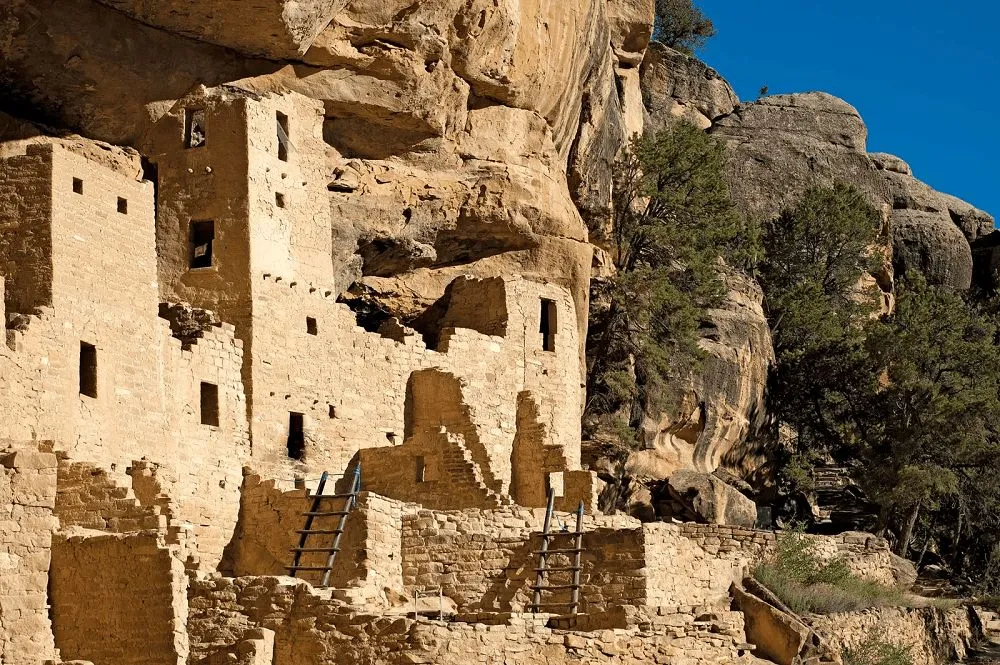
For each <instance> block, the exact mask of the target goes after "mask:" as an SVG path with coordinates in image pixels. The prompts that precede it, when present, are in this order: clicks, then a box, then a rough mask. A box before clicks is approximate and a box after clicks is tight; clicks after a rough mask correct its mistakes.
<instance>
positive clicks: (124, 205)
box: [118, 196, 128, 215]
mask: <svg viewBox="0 0 1000 665" xmlns="http://www.w3.org/2000/svg"><path fill="white" fill-rule="evenodd" d="M118 212H120V213H121V214H123V215H127V214H128V199H123V198H122V197H120V196H119V197H118Z"/></svg>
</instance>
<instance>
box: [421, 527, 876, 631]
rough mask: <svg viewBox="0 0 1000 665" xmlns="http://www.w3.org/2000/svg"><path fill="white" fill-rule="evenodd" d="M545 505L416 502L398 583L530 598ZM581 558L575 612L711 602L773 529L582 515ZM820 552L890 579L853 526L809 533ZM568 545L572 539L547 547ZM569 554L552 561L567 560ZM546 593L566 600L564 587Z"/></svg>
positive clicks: (495, 605) (488, 598) (466, 599)
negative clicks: (427, 506) (423, 505)
mask: <svg viewBox="0 0 1000 665" xmlns="http://www.w3.org/2000/svg"><path fill="white" fill-rule="evenodd" d="M543 518H544V511H543V510H540V509H527V508H520V507H510V508H503V509H499V510H494V511H480V510H468V511H432V510H420V511H418V512H416V513H413V514H408V515H405V516H404V519H403V537H402V559H403V581H404V584H405V585H406V588H407V590H408V591H412V589H413V588H415V587H437V586H441V587H442V588H443V590H444V594H445V595H446V596H448V597H449V598H451V599H452V600H454V601H455V603H456V605H457V606H458V608H459V610H460V611H490V612H509V611H520V610H523V609H524V608H525V607H526V606H527V604H528V603H529V602H531V590H530V586H531V585H532V584H533V583H534V580H535V568H536V567H537V565H538V563H537V562H538V557H537V554H536V551H537V550H538V549H539V545H540V544H541V539H540V537H539V534H540V532H541V530H542V522H543ZM563 526H566V527H568V529H569V530H572V529H573V527H574V526H575V522H574V516H572V515H571V514H566V513H557V515H556V519H555V523H554V524H553V529H554V530H555V531H558V530H560V529H561V528H562V527H563ZM584 531H585V532H586V533H585V535H584V537H583V547H584V553H583V555H582V559H581V567H582V570H581V572H580V582H581V588H580V598H581V611H583V612H591V611H605V610H608V609H611V608H613V607H615V606H619V605H652V606H660V605H713V606H722V605H725V604H727V603H728V602H729V587H730V585H731V584H732V583H734V582H739V581H741V580H742V579H743V578H744V577H745V576H746V575H747V574H748V573H749V572H750V570H751V569H752V568H753V566H754V565H756V564H757V563H758V562H760V561H761V560H763V559H764V558H766V557H767V556H769V555H770V554H771V553H772V552H773V551H774V548H775V546H776V544H777V536H776V535H775V533H774V532H770V531H754V530H752V529H741V528H738V527H729V526H719V525H706V524H675V523H667V522H654V523H647V524H641V523H639V522H638V521H637V520H634V519H631V518H627V517H623V516H597V517H594V516H589V515H588V516H587V517H586V518H585V520H584ZM809 538H810V539H811V540H812V541H813V542H814V545H815V552H816V554H817V556H818V557H820V558H826V559H829V558H833V557H835V556H842V557H844V558H845V560H846V561H847V562H848V564H849V566H850V567H851V569H852V570H854V571H855V572H856V573H857V574H859V575H860V576H862V577H864V578H866V579H871V580H874V581H878V582H884V583H891V582H892V579H893V578H892V561H891V557H890V554H889V550H888V546H887V545H886V544H885V541H882V540H880V539H877V538H875V537H874V536H867V541H865V540H864V539H862V538H861V536H860V535H858V534H847V535H845V536H837V537H825V536H809ZM571 546H572V537H571V536H565V537H561V538H559V539H558V540H557V541H555V542H554V543H553V545H552V547H553V548H557V549H562V548H566V547H571ZM570 563H571V562H570V561H569V557H568V556H567V555H563V554H559V555H552V556H550V557H549V565H551V566H556V567H565V566H568V565H570ZM569 575H570V573H569V571H563V572H560V573H552V574H550V576H549V579H548V580H547V583H549V584H556V585H558V584H565V583H566V582H568V581H569ZM543 600H547V601H552V602H566V601H567V600H568V592H565V591H564V592H559V593H556V592H551V593H548V594H546V596H545V598H544V599H543Z"/></svg>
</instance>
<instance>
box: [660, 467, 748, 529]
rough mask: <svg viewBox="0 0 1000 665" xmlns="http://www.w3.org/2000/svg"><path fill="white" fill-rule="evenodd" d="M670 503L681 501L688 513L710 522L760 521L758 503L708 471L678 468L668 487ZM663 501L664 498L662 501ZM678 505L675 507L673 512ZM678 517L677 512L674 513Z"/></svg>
mask: <svg viewBox="0 0 1000 665" xmlns="http://www.w3.org/2000/svg"><path fill="white" fill-rule="evenodd" d="M666 489H667V491H668V493H669V503H671V504H680V507H681V509H682V510H683V511H684V512H685V513H686V515H685V516H687V517H693V518H694V519H695V520H696V521H698V522H702V523H708V524H728V525H732V526H742V527H747V528H752V527H753V525H754V524H755V523H756V522H757V505H756V504H755V503H754V502H753V501H751V500H750V499H748V498H747V497H746V496H744V495H743V494H741V493H740V492H739V491H738V490H736V489H735V488H733V487H730V486H729V485H727V484H726V483H724V482H723V481H722V480H721V479H719V478H717V477H716V476H713V475H711V474H708V473H699V472H697V471H678V472H676V473H674V474H673V475H671V476H670V479H669V480H668V481H667V487H666ZM660 503H661V505H662V501H661V502H660ZM674 511H676V508H674V507H671V512H674ZM664 516H669V517H676V516H678V515H677V512H674V514H672V515H664Z"/></svg>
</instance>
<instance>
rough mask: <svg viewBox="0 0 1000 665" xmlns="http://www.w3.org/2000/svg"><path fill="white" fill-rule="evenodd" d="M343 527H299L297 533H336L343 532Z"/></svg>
mask: <svg viewBox="0 0 1000 665" xmlns="http://www.w3.org/2000/svg"><path fill="white" fill-rule="evenodd" d="M343 531H344V530H343V529H298V530H297V531H296V532H295V533H308V534H313V533H317V534H320V535H327V536H328V535H330V534H334V533H343Z"/></svg>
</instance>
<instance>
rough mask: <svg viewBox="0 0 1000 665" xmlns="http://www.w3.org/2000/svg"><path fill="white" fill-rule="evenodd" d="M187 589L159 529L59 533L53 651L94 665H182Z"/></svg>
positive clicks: (53, 579)
mask: <svg viewBox="0 0 1000 665" xmlns="http://www.w3.org/2000/svg"><path fill="white" fill-rule="evenodd" d="M187 584H188V578H187V575H186V574H185V572H184V565H183V563H182V562H181V561H180V560H179V559H178V558H177V557H176V556H174V554H173V553H172V552H171V550H170V548H168V547H167V546H165V545H164V544H163V542H162V540H161V537H160V536H159V535H158V534H157V533H156V532H142V533H133V534H104V533H99V532H89V531H83V530H74V531H70V532H66V533H59V534H57V535H56V536H55V537H54V539H53V543H52V568H51V573H50V595H51V603H52V624H53V628H54V632H55V642H56V646H57V647H58V649H59V651H60V653H61V654H62V657H63V658H64V659H65V660H88V661H90V662H92V663H94V665H183V663H184V662H186V658H187V654H188V641H187V631H186V629H185V626H186V622H187Z"/></svg>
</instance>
